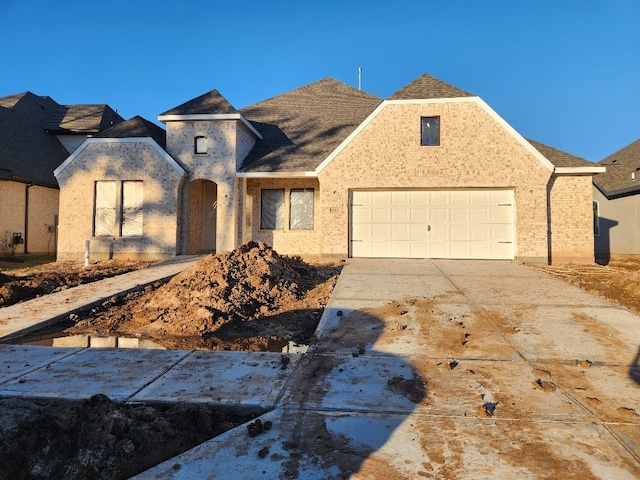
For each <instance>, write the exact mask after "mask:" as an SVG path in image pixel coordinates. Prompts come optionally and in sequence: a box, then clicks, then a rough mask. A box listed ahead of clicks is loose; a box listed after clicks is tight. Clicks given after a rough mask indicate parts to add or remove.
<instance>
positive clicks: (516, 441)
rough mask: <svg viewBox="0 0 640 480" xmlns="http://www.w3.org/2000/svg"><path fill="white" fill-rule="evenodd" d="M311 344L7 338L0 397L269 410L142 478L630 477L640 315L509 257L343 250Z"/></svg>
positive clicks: (635, 444)
mask: <svg viewBox="0 0 640 480" xmlns="http://www.w3.org/2000/svg"><path fill="white" fill-rule="evenodd" d="M317 336H318V340H317V341H316V342H315V343H314V345H313V346H312V348H311V349H310V350H309V352H308V353H307V354H304V355H290V356H289V357H290V358H291V360H292V361H291V363H289V364H288V365H287V366H286V368H284V369H283V368H282V367H283V366H284V364H283V362H282V361H281V355H280V354H275V353H241V352H200V351H198V352H190V351H153V350H108V349H80V348H76V349H70V348H60V349H53V348H47V347H25V346H16V345H0V397H2V396H17V397H56V398H60V397H67V398H87V397H88V396H90V395H93V394H95V393H104V394H106V395H108V396H110V397H111V398H114V399H116V400H121V401H181V402H208V403H211V404H215V405H218V406H222V407H225V406H228V407H236V406H242V407H246V408H256V410H259V409H270V410H271V411H270V412H269V413H266V414H265V415H263V416H262V417H261V420H262V421H263V422H266V421H267V420H268V421H270V422H272V425H273V426H272V427H271V428H270V429H268V430H266V431H264V432H263V433H262V434H260V435H257V436H255V437H250V436H249V435H248V432H247V428H246V427H244V426H241V427H238V428H236V429H233V430H231V431H229V432H227V433H225V434H223V435H221V436H219V437H217V438H214V439H212V440H210V441H209V442H206V443H204V444H202V445H200V446H198V447H196V448H194V449H192V450H190V451H188V452H185V453H184V454H182V455H180V456H178V457H176V458H173V459H171V460H169V461H167V462H165V463H163V464H161V465H158V466H156V467H154V468H153V469H151V470H149V471H147V472H144V473H142V474H140V475H139V476H138V477H136V478H140V479H149V478H173V479H179V478H184V479H193V478H198V479H202V478H212V479H213V478H234V479H236V478H247V479H253V478H285V479H286V478H300V479H302V478H304V479H314V478H317V479H326V478H362V479H364V478H376V479H383V478H384V479H386V478H394V479H395V478H470V479H471V478H473V479H478V478H492V479H495V478H505V479H507V478H509V479H510V478H567V477H585V478H607V479H609V478H616V479H626V478H628V479H632V478H640V455H639V454H638V452H639V451H640V448H639V445H640V416H639V414H640V366H638V347H639V345H640V316H638V315H636V314H633V313H631V312H629V311H628V310H626V309H624V308H621V307H618V306H615V305H612V304H611V303H609V302H607V301H605V300H604V299H602V298H600V297H596V296H593V295H590V294H588V293H586V292H584V291H582V290H580V289H578V288H576V287H573V286H571V285H568V284H566V283H564V282H561V281H559V280H556V279H553V278H550V277H548V276H546V275H544V274H543V273H540V272H537V271H534V270H530V269H527V268H526V267H523V266H520V265H518V264H516V263H512V262H489V261H487V262H483V261H441V260H374V259H371V260H365V259H363V260H350V261H349V263H348V264H347V265H346V266H345V268H344V269H343V272H342V274H341V276H340V279H339V281H338V284H337V285H336V288H335V290H334V294H333V296H332V298H331V301H330V304H329V305H328V307H327V309H326V310H325V313H324V314H323V317H322V319H321V322H320V325H319V328H318V332H317Z"/></svg>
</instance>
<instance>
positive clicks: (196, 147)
mask: <svg viewBox="0 0 640 480" xmlns="http://www.w3.org/2000/svg"><path fill="white" fill-rule="evenodd" d="M208 143H209V142H207V137H203V136H198V137H195V138H194V141H193V152H194V153H207V147H208Z"/></svg>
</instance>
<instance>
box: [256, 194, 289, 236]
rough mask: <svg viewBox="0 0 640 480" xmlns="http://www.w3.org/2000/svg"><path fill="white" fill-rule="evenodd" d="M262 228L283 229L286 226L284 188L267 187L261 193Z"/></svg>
mask: <svg viewBox="0 0 640 480" xmlns="http://www.w3.org/2000/svg"><path fill="white" fill-rule="evenodd" d="M260 205H261V210H260V228H261V229H263V230H281V229H283V228H284V189H266V190H262V191H261V193H260Z"/></svg>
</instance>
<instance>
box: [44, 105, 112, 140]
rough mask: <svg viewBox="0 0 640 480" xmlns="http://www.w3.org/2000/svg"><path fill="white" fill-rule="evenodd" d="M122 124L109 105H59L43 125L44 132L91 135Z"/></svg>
mask: <svg viewBox="0 0 640 480" xmlns="http://www.w3.org/2000/svg"><path fill="white" fill-rule="evenodd" d="M121 122H124V118H122V117H121V116H120V115H119V114H118V112H116V111H114V110H113V109H112V108H111V107H110V106H109V105H106V104H95V105H61V106H60V107H59V108H58V110H57V111H56V112H55V113H54V114H53V115H51V116H50V117H49V118H48V119H47V121H46V123H45V124H44V128H45V130H48V131H50V132H51V133H55V134H65V133H68V134H70V133H71V134H72V133H81V134H91V133H97V132H101V131H102V130H106V129H107V128H109V127H112V126H113V125H117V124H118V123H121Z"/></svg>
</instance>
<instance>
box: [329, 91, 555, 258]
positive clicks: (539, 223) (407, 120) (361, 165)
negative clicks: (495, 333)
mask: <svg viewBox="0 0 640 480" xmlns="http://www.w3.org/2000/svg"><path fill="white" fill-rule="evenodd" d="M425 116H440V139H441V140H440V145H439V146H421V145H420V118H421V117H425ZM550 177H551V171H550V169H549V168H548V167H546V166H545V165H543V164H542V163H541V162H540V160H539V159H538V158H536V157H535V156H534V155H533V154H532V153H531V151H529V150H528V149H526V148H525V147H524V146H523V145H522V144H521V143H520V142H518V140H517V139H516V138H515V137H514V135H513V134H512V133H511V132H509V131H508V130H507V129H506V128H505V127H504V126H503V125H502V124H501V123H499V122H498V121H496V119H495V118H494V117H493V116H492V115H491V114H490V113H489V112H488V111H487V110H486V109H485V108H483V107H482V106H481V105H479V104H478V103H476V102H456V101H453V102H434V103H406V104H389V105H387V106H386V107H385V108H384V109H383V110H382V111H380V112H379V114H378V115H377V116H376V117H375V118H374V119H373V120H372V121H371V122H370V123H369V124H368V125H367V126H366V127H365V128H364V129H363V130H362V131H361V132H360V133H359V135H358V136H357V137H356V138H355V139H354V140H353V141H352V142H351V143H349V144H348V145H347V147H346V148H345V149H344V150H342V151H341V152H340V153H339V154H338V155H337V156H336V157H335V158H334V159H333V160H332V161H331V162H330V163H329V164H328V166H327V167H326V168H325V169H324V170H322V172H321V173H320V175H319V179H320V185H321V195H320V198H321V199H320V202H321V209H320V215H321V216H322V219H321V224H322V225H323V226H329V225H330V226H331V228H328V229H326V230H325V232H324V235H323V245H322V251H323V253H325V254H328V255H339V256H346V255H347V254H348V223H349V219H348V214H349V205H348V198H349V190H350V189H375V188H380V189H393V188H425V189H454V188H509V189H513V190H514V195H515V203H516V208H515V211H516V221H515V225H516V252H517V257H518V258H526V259H529V260H539V261H546V259H547V235H546V232H547V213H546V201H547V192H546V188H547V183H548V181H549V179H550Z"/></svg>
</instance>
